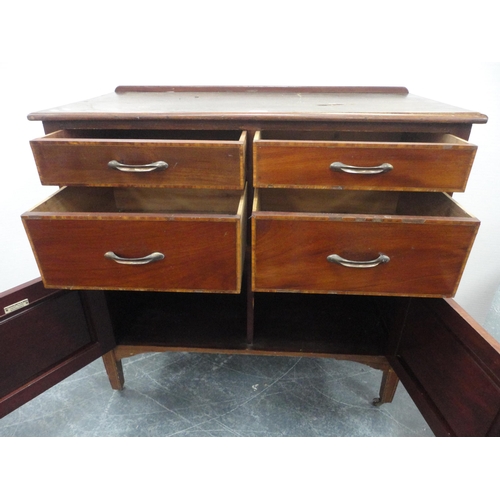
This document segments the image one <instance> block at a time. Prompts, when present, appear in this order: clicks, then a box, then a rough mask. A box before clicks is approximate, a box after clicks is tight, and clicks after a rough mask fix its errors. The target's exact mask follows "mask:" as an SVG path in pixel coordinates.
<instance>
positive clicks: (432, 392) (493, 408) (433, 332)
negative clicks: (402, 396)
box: [390, 299, 500, 436]
mask: <svg viewBox="0 0 500 500" xmlns="http://www.w3.org/2000/svg"><path fill="white" fill-rule="evenodd" d="M406 307H407V309H406V316H405V319H404V326H403V328H402V331H401V335H400V336H399V339H398V342H397V347H396V350H395V353H396V355H395V356H394V357H392V358H391V359H390V361H391V364H392V365H393V367H394V369H395V371H396V373H397V374H398V376H399V377H400V379H401V381H402V382H403V384H404V386H405V387H406V389H407V390H408V392H409V394H410V396H411V397H412V398H413V400H414V401H415V404H416V405H417V407H418V408H419V410H420V411H421V412H422V415H423V416H424V418H425V419H426V420H427V422H428V424H429V426H430V427H431V429H432V430H433V431H434V433H435V434H436V435H438V436H499V435H500V343H499V342H497V341H496V340H495V339H493V337H491V336H490V335H489V334H488V333H487V332H486V331H485V330H484V329H483V328H482V327H481V326H480V325H479V324H478V323H476V322H475V321H474V320H473V319H472V318H471V317H470V316H468V315H467V313H465V311H464V310H463V309H462V308H461V307H460V306H459V305H458V304H457V303H456V302H455V301H453V300H451V299H446V300H445V299H411V300H409V301H408V302H407V305H406Z"/></svg>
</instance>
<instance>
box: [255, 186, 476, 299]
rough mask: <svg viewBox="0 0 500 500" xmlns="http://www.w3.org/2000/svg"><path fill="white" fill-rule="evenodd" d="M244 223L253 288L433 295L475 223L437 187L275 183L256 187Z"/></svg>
mask: <svg viewBox="0 0 500 500" xmlns="http://www.w3.org/2000/svg"><path fill="white" fill-rule="evenodd" d="M318 195H321V196H318ZM252 224H253V231H252V233H253V235H252V238H253V241H252V259H253V268H252V280H253V289H254V290H255V291H291V292H317V293H353V294H371V295H403V296H437V297H442V296H452V295H453V294H454V293H455V291H456V288H457V286H458V283H459V280H460V277H461V274H462V271H463V268H464V266H465V263H466V260H467V258H468V255H469V252H470V249H471V247H472V244H473V241H474V238H475V235H476V232H477V230H478V228H479V221H478V220H477V219H475V218H474V217H472V216H470V215H469V214H467V213H466V212H465V211H464V210H463V209H461V208H460V207H459V206H458V204H457V203H456V202H455V201H454V200H453V199H452V198H451V197H450V196H448V195H446V194H444V193H396V192H390V193H387V192H375V191H370V192H367V191H364V192H363V191H362V192H354V191H340V192H336V191H324V190H323V191H315V190H309V191H308V190H302V191H301V192H297V190H282V189H274V190H273V189H268V190H266V189H264V190H262V189H257V190H256V192H255V199H254V205H253V214H252Z"/></svg>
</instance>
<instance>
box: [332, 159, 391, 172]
mask: <svg viewBox="0 0 500 500" xmlns="http://www.w3.org/2000/svg"><path fill="white" fill-rule="evenodd" d="M393 168H394V167H393V166H392V165H391V164H390V163H382V165H377V166H375V167H354V166H353V165H346V164H345V163H342V162H341V161H335V162H333V163H332V164H331V165H330V169H331V170H333V171H334V172H344V173H346V174H362V175H373V174H385V173H387V172H390V171H391V170H392V169H393Z"/></svg>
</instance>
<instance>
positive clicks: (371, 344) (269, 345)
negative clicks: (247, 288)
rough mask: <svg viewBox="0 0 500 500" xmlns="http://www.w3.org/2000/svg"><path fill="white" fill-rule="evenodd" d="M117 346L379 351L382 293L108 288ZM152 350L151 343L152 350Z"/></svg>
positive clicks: (382, 348)
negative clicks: (233, 292) (250, 295)
mask: <svg viewBox="0 0 500 500" xmlns="http://www.w3.org/2000/svg"><path fill="white" fill-rule="evenodd" d="M106 295H107V300H108V304H109V308H110V311H111V316H112V321H113V325H114V330H115V335H116V338H117V341H118V343H119V344H120V345H130V346H138V345H147V346H150V347H154V346H156V347H159V348H164V349H166V350H168V349H180V348H182V349H184V350H206V351H210V350H214V351H215V350H229V351H237V352H244V353H248V354H269V353H273V352H274V354H277V353H279V352H281V353H285V354H286V353H288V354H290V355H292V354H299V355H307V354H308V353H311V354H313V353H317V354H318V353H323V354H325V355H328V354H331V355H333V354H356V355H383V354H386V351H387V344H388V333H387V329H386V326H385V323H384V321H383V320H382V315H381V311H380V310H379V307H378V306H379V301H381V300H384V299H385V300H387V298H380V297H363V296H347V295H317V294H299V293H292V294H291V293H272V294H270V293H256V294H254V299H253V303H252V306H250V304H249V301H248V297H247V295H246V294H245V293H241V294H238V295H225V294H198V293H183V294H179V293H161V292H160V293H159V292H151V293H140V294H137V293H133V292H116V291H109V292H106ZM150 350H154V349H150Z"/></svg>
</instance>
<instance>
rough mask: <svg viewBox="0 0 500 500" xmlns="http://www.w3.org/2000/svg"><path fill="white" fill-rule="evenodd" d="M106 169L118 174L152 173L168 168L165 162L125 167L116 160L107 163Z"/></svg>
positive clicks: (125, 165)
mask: <svg viewBox="0 0 500 500" xmlns="http://www.w3.org/2000/svg"><path fill="white" fill-rule="evenodd" d="M108 167H109V168H114V169H116V170H119V171H120V172H154V171H155V170H165V169H166V168H168V163H167V162H165V161H155V162H154V163H148V164H147V165H127V164H125V163H120V162H119V161H116V160H111V161H110V162H108Z"/></svg>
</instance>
